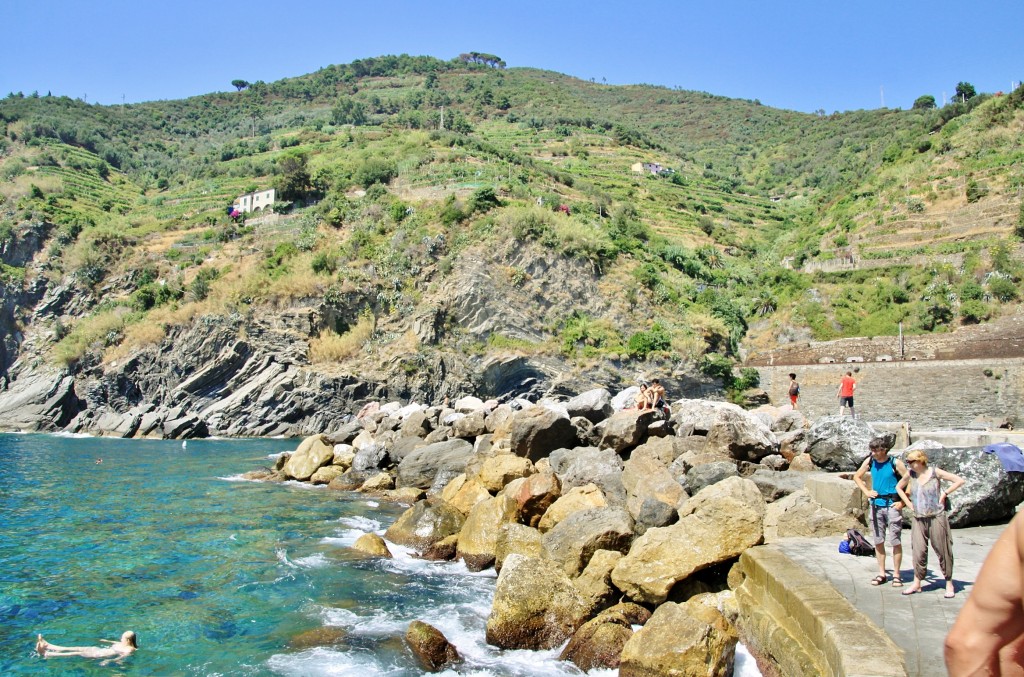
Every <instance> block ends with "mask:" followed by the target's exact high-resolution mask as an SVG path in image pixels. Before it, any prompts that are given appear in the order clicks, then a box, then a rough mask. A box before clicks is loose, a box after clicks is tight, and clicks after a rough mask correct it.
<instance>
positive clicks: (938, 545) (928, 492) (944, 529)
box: [896, 449, 964, 599]
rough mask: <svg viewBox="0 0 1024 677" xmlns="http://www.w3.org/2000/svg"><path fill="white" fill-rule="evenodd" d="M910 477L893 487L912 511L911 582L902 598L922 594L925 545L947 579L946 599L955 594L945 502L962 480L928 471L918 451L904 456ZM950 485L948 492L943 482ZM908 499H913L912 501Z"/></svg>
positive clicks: (962, 482) (945, 473)
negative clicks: (912, 563) (912, 557)
mask: <svg viewBox="0 0 1024 677" xmlns="http://www.w3.org/2000/svg"><path fill="white" fill-rule="evenodd" d="M907 463H909V464H910V474H908V475H907V476H905V477H904V478H903V479H901V480H900V481H899V484H897V485H896V492H897V493H899V495H900V499H902V500H903V502H904V503H906V505H907V507H908V508H910V509H911V510H912V511H914V526H913V529H912V530H911V544H912V545H913V548H914V582H913V583H911V585H910V587H909V588H907V589H906V590H904V591H903V594H904V595H913V594H914V593H916V592H921V583H922V581H924V578H925V576H926V575H927V574H928V543H929V541H930V542H931V545H932V549H933V550H935V554H936V555H937V556H938V558H939V566H940V567H941V568H942V576H943V577H944V578H945V579H946V594H945V597H946V599H949V598H951V597H953V595H955V594H956V587H955V586H954V585H953V536H952V535H951V534H950V532H949V520H948V519H947V518H946V499H947V498H948V497H949V495H950V494H952V493H953V492H954V491H956V490H957V489H959V488H960V487H962V486H963V485H964V478H962V477H960V476H959V475H954V474H953V473H951V472H946V471H945V470H942V469H941V468H929V467H928V457H927V456H925V453H924V452H923V451H921V450H920V449H915V450H913V451H911V452H910V453H909V454H907ZM943 481H945V482H950V483H951V485H950V486H949V488H948V489H943V488H942V482H943ZM911 496H912V497H913V498H912V499H911Z"/></svg>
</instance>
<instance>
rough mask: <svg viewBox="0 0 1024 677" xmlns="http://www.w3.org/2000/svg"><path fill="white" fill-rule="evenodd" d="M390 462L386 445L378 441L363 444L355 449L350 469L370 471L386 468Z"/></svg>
mask: <svg viewBox="0 0 1024 677" xmlns="http://www.w3.org/2000/svg"><path fill="white" fill-rule="evenodd" d="M390 464H391V459H390V457H389V456H388V449H387V447H386V446H385V445H384V444H382V443H380V442H377V443H373V444H364V445H363V446H362V447H361V448H360V449H358V450H357V451H356V454H355V456H354V457H353V459H352V469H353V470H356V471H361V472H372V471H375V470H380V469H381V468H386V467H388V466H389V465H390Z"/></svg>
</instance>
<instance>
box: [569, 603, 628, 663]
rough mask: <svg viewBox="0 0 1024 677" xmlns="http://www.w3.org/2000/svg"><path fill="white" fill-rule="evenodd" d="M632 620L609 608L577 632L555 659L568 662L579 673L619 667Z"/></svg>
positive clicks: (617, 610)
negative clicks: (580, 671)
mask: <svg viewBox="0 0 1024 677" xmlns="http://www.w3.org/2000/svg"><path fill="white" fill-rule="evenodd" d="M630 621H631V619H630V618H628V617H627V614H625V613H623V612H622V611H621V610H619V609H615V610H612V609H609V610H607V611H605V612H603V613H600V614H598V615H597V616H596V617H595V618H592V619H590V620H589V621H587V622H586V623H584V624H583V625H582V626H580V629H579V630H577V631H576V634H574V635H573V636H572V639H570V640H569V643H568V644H566V645H565V648H564V649H562V653H561V654H560V655H559V656H558V660H561V661H570V662H572V663H574V664H575V665H576V667H578V668H579V669H580V670H583V671H584V672H589V671H591V670H594V669H595V668H607V669H613V670H614V669H615V668H617V667H619V657H620V655H621V654H622V648H623V647H624V646H625V645H626V642H628V641H629V638H630V637H632V636H633V627H632V623H631V622H630Z"/></svg>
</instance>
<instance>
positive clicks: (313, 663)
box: [267, 647, 405, 677]
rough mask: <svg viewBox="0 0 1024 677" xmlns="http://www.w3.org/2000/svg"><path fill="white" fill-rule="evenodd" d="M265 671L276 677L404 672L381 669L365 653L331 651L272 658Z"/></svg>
mask: <svg viewBox="0 0 1024 677" xmlns="http://www.w3.org/2000/svg"><path fill="white" fill-rule="evenodd" d="M267 667H268V668H270V669H271V670H272V671H274V672H275V673H277V674H279V675H295V676H296V677H320V676H321V675H324V676H330V677H365V676H369V675H388V674H400V673H402V672H405V670H400V669H399V668H398V667H397V666H392V667H385V666H383V665H380V663H379V662H378V661H377V659H376V658H375V657H374V656H373V655H371V654H368V653H360V652H354V651H344V652H342V651H334V650H332V649H325V648H323V647H318V648H315V649H309V650H308V651H302V652H299V653H289V654H277V655H275V656H271V657H270V659H269V660H268V661H267Z"/></svg>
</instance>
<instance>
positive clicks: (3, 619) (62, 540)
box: [0, 434, 756, 677]
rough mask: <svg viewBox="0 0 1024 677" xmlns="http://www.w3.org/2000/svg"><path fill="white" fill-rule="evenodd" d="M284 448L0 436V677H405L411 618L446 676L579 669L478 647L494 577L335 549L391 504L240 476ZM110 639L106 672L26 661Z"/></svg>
mask: <svg viewBox="0 0 1024 677" xmlns="http://www.w3.org/2000/svg"><path fill="white" fill-rule="evenodd" d="M296 444H297V442H296V441H295V440H189V441H188V443H187V444H183V443H182V442H175V441H156V440H119V439H109V438H83V437H65V436H58V435H27V434H0V519H2V536H3V537H2V538H0V674H3V675H37V674H39V675H42V674H46V675H53V674H62V675H63V674H70V675H111V674H125V675H296V676H298V675H303V676H304V675H311V676H313V675H352V676H355V675H359V676H364V675H393V676H396V677H398V676H404V675H421V674H424V672H423V671H422V670H421V669H420V668H419V667H418V666H417V664H416V662H415V660H414V659H413V657H412V656H411V654H410V653H409V652H408V649H406V647H405V646H404V642H403V640H402V637H403V635H404V633H405V629H406V627H407V626H408V624H409V622H410V621H412V620H416V619H419V620H423V621H425V622H427V623H430V624H432V625H434V626H435V627H437V628H438V629H440V630H441V631H442V632H443V633H444V634H445V636H447V637H448V638H449V640H451V641H452V642H453V643H454V644H455V646H456V647H457V649H458V650H459V652H460V653H461V655H462V656H463V658H464V662H463V663H462V664H460V665H459V666H458V667H456V668H453V669H451V670H449V671H448V673H446V674H449V675H455V674H459V675H481V676H484V675H510V676H517V675H523V676H526V675H531V676H532V675H539V676H543V675H578V674H582V673H581V672H580V671H579V670H577V669H576V668H575V667H574V666H572V665H571V664H568V663H563V662H559V661H558V660H557V656H558V650H557V649H556V650H552V651H547V652H535V651H501V650H498V649H496V648H494V647H491V646H488V645H487V644H486V643H485V642H484V626H485V623H486V619H487V615H488V613H489V612H490V605H491V600H492V598H493V593H494V585H495V578H494V573H493V571H485V572H480V573H471V572H469V571H468V570H467V569H466V568H465V567H464V566H463V565H462V564H460V563H450V562H426V561H423V560H419V559H416V558H415V557H413V556H412V553H410V552H409V551H408V550H406V549H404V548H401V547H398V546H394V545H393V544H392V545H391V548H392V551H393V553H394V554H395V558H394V559H391V560H385V559H376V558H366V557H363V556H360V555H358V554H357V553H355V552H354V551H352V550H351V548H350V547H349V546H351V544H352V543H353V542H354V541H355V539H356V538H357V537H359V536H360V535H362V534H363V533H366V532H370V531H373V532H377V533H383V530H384V529H386V528H387V526H388V525H390V524H391V523H392V522H393V521H394V519H395V518H397V516H398V515H399V514H401V512H402V510H403V509H404V507H403V506H397V505H392V504H389V503H386V502H382V501H378V500H376V499H374V498H372V497H368V496H364V495H361V494H358V493H354V492H338V491H332V490H328V489H326V488H311V487H309V486H308V485H302V484H299V483H285V484H268V483H258V482H247V481H243V480H241V479H240V477H239V476H240V475H241V474H242V473H244V472H246V471H249V470H253V469H256V468H258V467H261V466H266V465H270V464H271V463H272V457H273V456H274V455H275V454H278V453H280V452H282V451H287V450H291V449H294V448H295V446H296ZM125 630H134V631H135V632H136V633H137V634H138V636H139V647H140V648H139V650H138V651H137V652H136V653H135V654H134V655H132V656H130V657H128V658H127V659H125V660H124V661H123V662H121V663H116V664H111V665H107V666H103V665H101V664H100V663H99V662H97V661H91V660H87V659H83V658H50V659H46V660H44V659H42V658H41V657H39V656H37V655H36V654H35V652H34V642H35V637H36V634H37V633H41V634H42V635H43V636H44V637H45V638H46V639H47V640H48V641H50V642H52V643H54V644H60V645H73V646H78V645H98V644H99V640H100V639H101V638H105V639H118V638H119V637H120V635H121V633H122V632H124V631H125ZM313 635H316V636H313ZM311 637H312V638H311ZM746 662H747V663H748V667H752V666H750V665H749V663H750V661H746ZM742 663H744V661H743V658H742V657H738V666H737V674H740V672H741V665H740V664H742ZM590 674H592V675H593V674H604V675H612V674H615V671H612V670H609V671H597V672H596V673H595V672H591V673H590ZM751 674H756V672H752V673H751Z"/></svg>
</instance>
